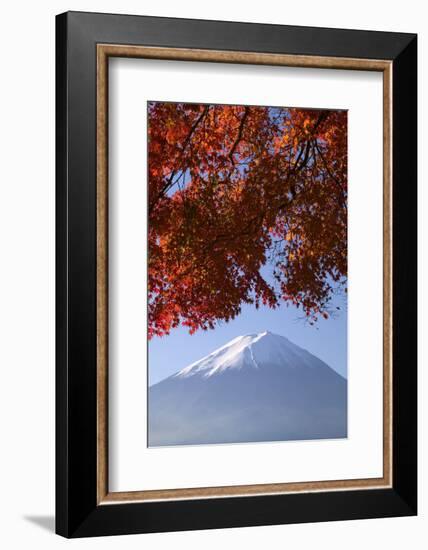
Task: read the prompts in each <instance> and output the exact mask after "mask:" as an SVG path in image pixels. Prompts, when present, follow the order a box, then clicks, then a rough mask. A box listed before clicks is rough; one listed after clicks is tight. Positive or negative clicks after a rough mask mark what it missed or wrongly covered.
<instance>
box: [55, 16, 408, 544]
mask: <svg viewBox="0 0 428 550" xmlns="http://www.w3.org/2000/svg"><path fill="white" fill-rule="evenodd" d="M56 47H57V64H56V68H57V386H56V392H57V411H56V417H57V424H56V425H57V432H56V435H57V457H56V458H57V495H56V502H57V505H56V506H57V510H56V516H57V532H58V533H59V534H60V535H63V536H66V537H84V536H96V535H113V534H126V533H145V532H156V531H168V530H169V531H173V530H185V529H207V528H219V527H238V526H250V525H267V524H278V523H296V522H313V521H332V520H344V519H360V518H373V517H393V516H404V515H414V514H416V509H417V496H416V495H417V491H416V479H417V474H416V455H417V453H416V433H417V419H416V36H415V35H412V34H401V33H383V32H372V31H352V30H340V29H321V28H306V27H287V26H279V25H278V26H277V25H258V24H244V23H229V22H215V21H197V20H184V19H168V18H153V17H140V16H122V15H120V16H119V15H109V14H94V13H77V12H69V13H65V14H61V15H59V16H57V45H56Z"/></svg>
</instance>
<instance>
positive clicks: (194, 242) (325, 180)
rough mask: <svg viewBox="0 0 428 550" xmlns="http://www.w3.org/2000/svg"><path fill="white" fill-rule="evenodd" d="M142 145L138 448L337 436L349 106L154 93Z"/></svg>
mask: <svg viewBox="0 0 428 550" xmlns="http://www.w3.org/2000/svg"><path fill="white" fill-rule="evenodd" d="M147 143H148V145H147V147H148V198H147V209H148V213H147V214H148V245H147V257H148V289H147V293H148V300H147V302H148V314H147V319H148V320H147V336H148V341H149V343H148V365H147V367H146V365H141V368H147V369H148V377H147V378H148V388H147V392H148V399H147V401H148V412H147V423H148V430H147V433H148V436H147V438H148V441H147V445H148V446H149V447H165V446H181V445H208V444H234V443H262V442H286V441H297V440H302V441H304V440H315V439H318V440H319V439H341V438H347V436H348V406H347V405H348V404H347V395H348V379H347V328H348V326H347V288H348V269H347V265H348V238H347V236H348V201H347V197H348V166H347V165H348V113H347V111H346V110H333V109H311V108H308V107H287V106H261V105H227V104H206V103H184V102H183V103H177V102H165V101H155V100H153V101H148V102H147ZM144 244H145V243H144V242H143V243H142V246H144ZM143 328H144V327H143Z"/></svg>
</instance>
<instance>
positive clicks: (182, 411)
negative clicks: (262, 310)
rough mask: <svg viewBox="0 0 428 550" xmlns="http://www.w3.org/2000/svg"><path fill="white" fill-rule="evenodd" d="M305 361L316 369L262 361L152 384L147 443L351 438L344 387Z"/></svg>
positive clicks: (342, 381) (331, 374) (337, 378)
mask: <svg viewBox="0 0 428 550" xmlns="http://www.w3.org/2000/svg"><path fill="white" fill-rule="evenodd" d="M306 353H307V352H306ZM308 356H310V357H311V358H312V363H314V365H313V366H311V367H309V366H307V365H303V364H300V365H294V366H291V365H284V366H282V367H278V365H272V364H263V366H262V367H261V368H254V367H253V368H248V367H247V368H240V369H228V370H225V371H223V372H221V373H219V374H216V375H215V376H210V377H207V376H190V377H179V376H173V377H170V378H167V379H166V380H164V381H162V382H160V383H158V384H156V385H154V386H152V387H151V388H150V389H149V426H148V444H149V446H165V445H199V444H214V443H217V444H218V443H244V442H263V441H265V442H266V441H289V440H302V439H333V438H344V437H347V382H346V380H345V379H344V378H342V377H341V376H340V375H339V374H337V373H336V372H335V371H333V370H332V369H331V368H330V367H328V366H327V365H326V364H325V363H323V362H322V361H320V360H319V359H317V358H316V357H314V356H311V355H310V354H308Z"/></svg>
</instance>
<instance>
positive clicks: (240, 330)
mask: <svg viewBox="0 0 428 550" xmlns="http://www.w3.org/2000/svg"><path fill="white" fill-rule="evenodd" d="M331 306H332V307H335V306H339V307H340V308H341V309H340V310H339V311H338V315H337V317H336V318H334V319H332V318H329V319H326V320H325V319H320V320H319V321H318V322H317V323H316V324H315V325H314V326H310V325H309V323H305V322H304V321H303V320H301V319H299V318H300V317H301V316H302V312H301V311H300V310H298V309H296V308H295V307H292V306H289V307H287V306H286V305H282V306H280V307H279V308H277V309H271V308H269V307H260V308H259V309H256V308H255V306H251V305H246V306H243V308H242V312H241V314H240V315H239V316H238V317H236V318H235V319H234V320H233V321H230V322H229V323H222V324H220V325H217V327H216V328H215V329H213V330H208V331H202V330H199V331H197V332H196V333H195V334H193V335H190V334H189V332H188V329H187V328H184V327H179V328H176V329H173V330H172V331H171V333H170V335H169V336H166V337H163V338H159V337H154V338H153V339H152V340H151V341H150V343H149V385H152V384H155V383H156V382H159V381H160V380H162V379H163V378H166V377H167V376H170V375H171V374H173V373H175V372H177V371H178V370H180V369H182V368H184V367H186V366H187V365H189V364H190V363H193V362H194V361H197V360H198V359H201V358H202V357H203V356H204V355H208V354H209V353H211V352H212V351H214V350H215V349H216V348H218V347H220V346H222V345H223V344H225V343H227V342H228V341H229V340H232V338H235V337H236V336H241V335H244V334H251V333H258V332H263V331H265V330H269V331H270V332H273V333H275V334H281V335H282V336H286V337H287V338H288V339H289V340H291V341H292V342H294V343H295V344H297V345H298V346H301V347H302V348H304V349H306V350H308V351H309V352H310V353H313V354H314V355H316V356H317V357H319V358H320V359H322V360H323V361H325V362H326V363H327V364H328V365H329V366H330V367H332V368H333V369H335V370H336V371H337V372H338V373H339V374H341V375H342V376H345V377H346V366H347V361H346V356H347V311H346V299H345V298H344V297H337V298H335V300H334V301H333V302H331Z"/></svg>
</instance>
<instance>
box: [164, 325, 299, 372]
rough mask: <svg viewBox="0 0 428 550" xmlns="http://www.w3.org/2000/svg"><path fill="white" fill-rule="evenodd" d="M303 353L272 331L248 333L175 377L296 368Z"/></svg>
mask: <svg viewBox="0 0 428 550" xmlns="http://www.w3.org/2000/svg"><path fill="white" fill-rule="evenodd" d="M302 351H303V350H301V348H298V347H297V346H296V345H294V344H293V343H292V342H290V341H289V340H288V339H287V338H285V337H284V336H279V335H277V334H273V333H271V332H269V331H264V332H260V333H258V334H247V335H244V336H238V337H237V338H234V339H233V340H231V341H230V342H228V343H227V344H225V345H224V346H222V347H220V348H218V349H216V350H215V351H213V352H212V353H210V354H209V355H207V356H206V357H203V358H202V359H200V360H198V361H196V362H194V363H192V364H191V365H189V366H187V367H185V368H184V369H182V370H180V371H179V372H178V373H177V374H175V375H174V376H175V377H178V378H187V377H189V376H195V375H200V376H204V377H206V378H209V377H211V376H213V375H215V374H220V373H222V372H224V371H225V370H229V369H242V368H255V369H258V368H260V367H261V366H262V365H266V364H270V365H278V366H283V365H288V366H293V364H294V363H295V359H296V355H300V354H301V352H302ZM293 359H294V361H293Z"/></svg>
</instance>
